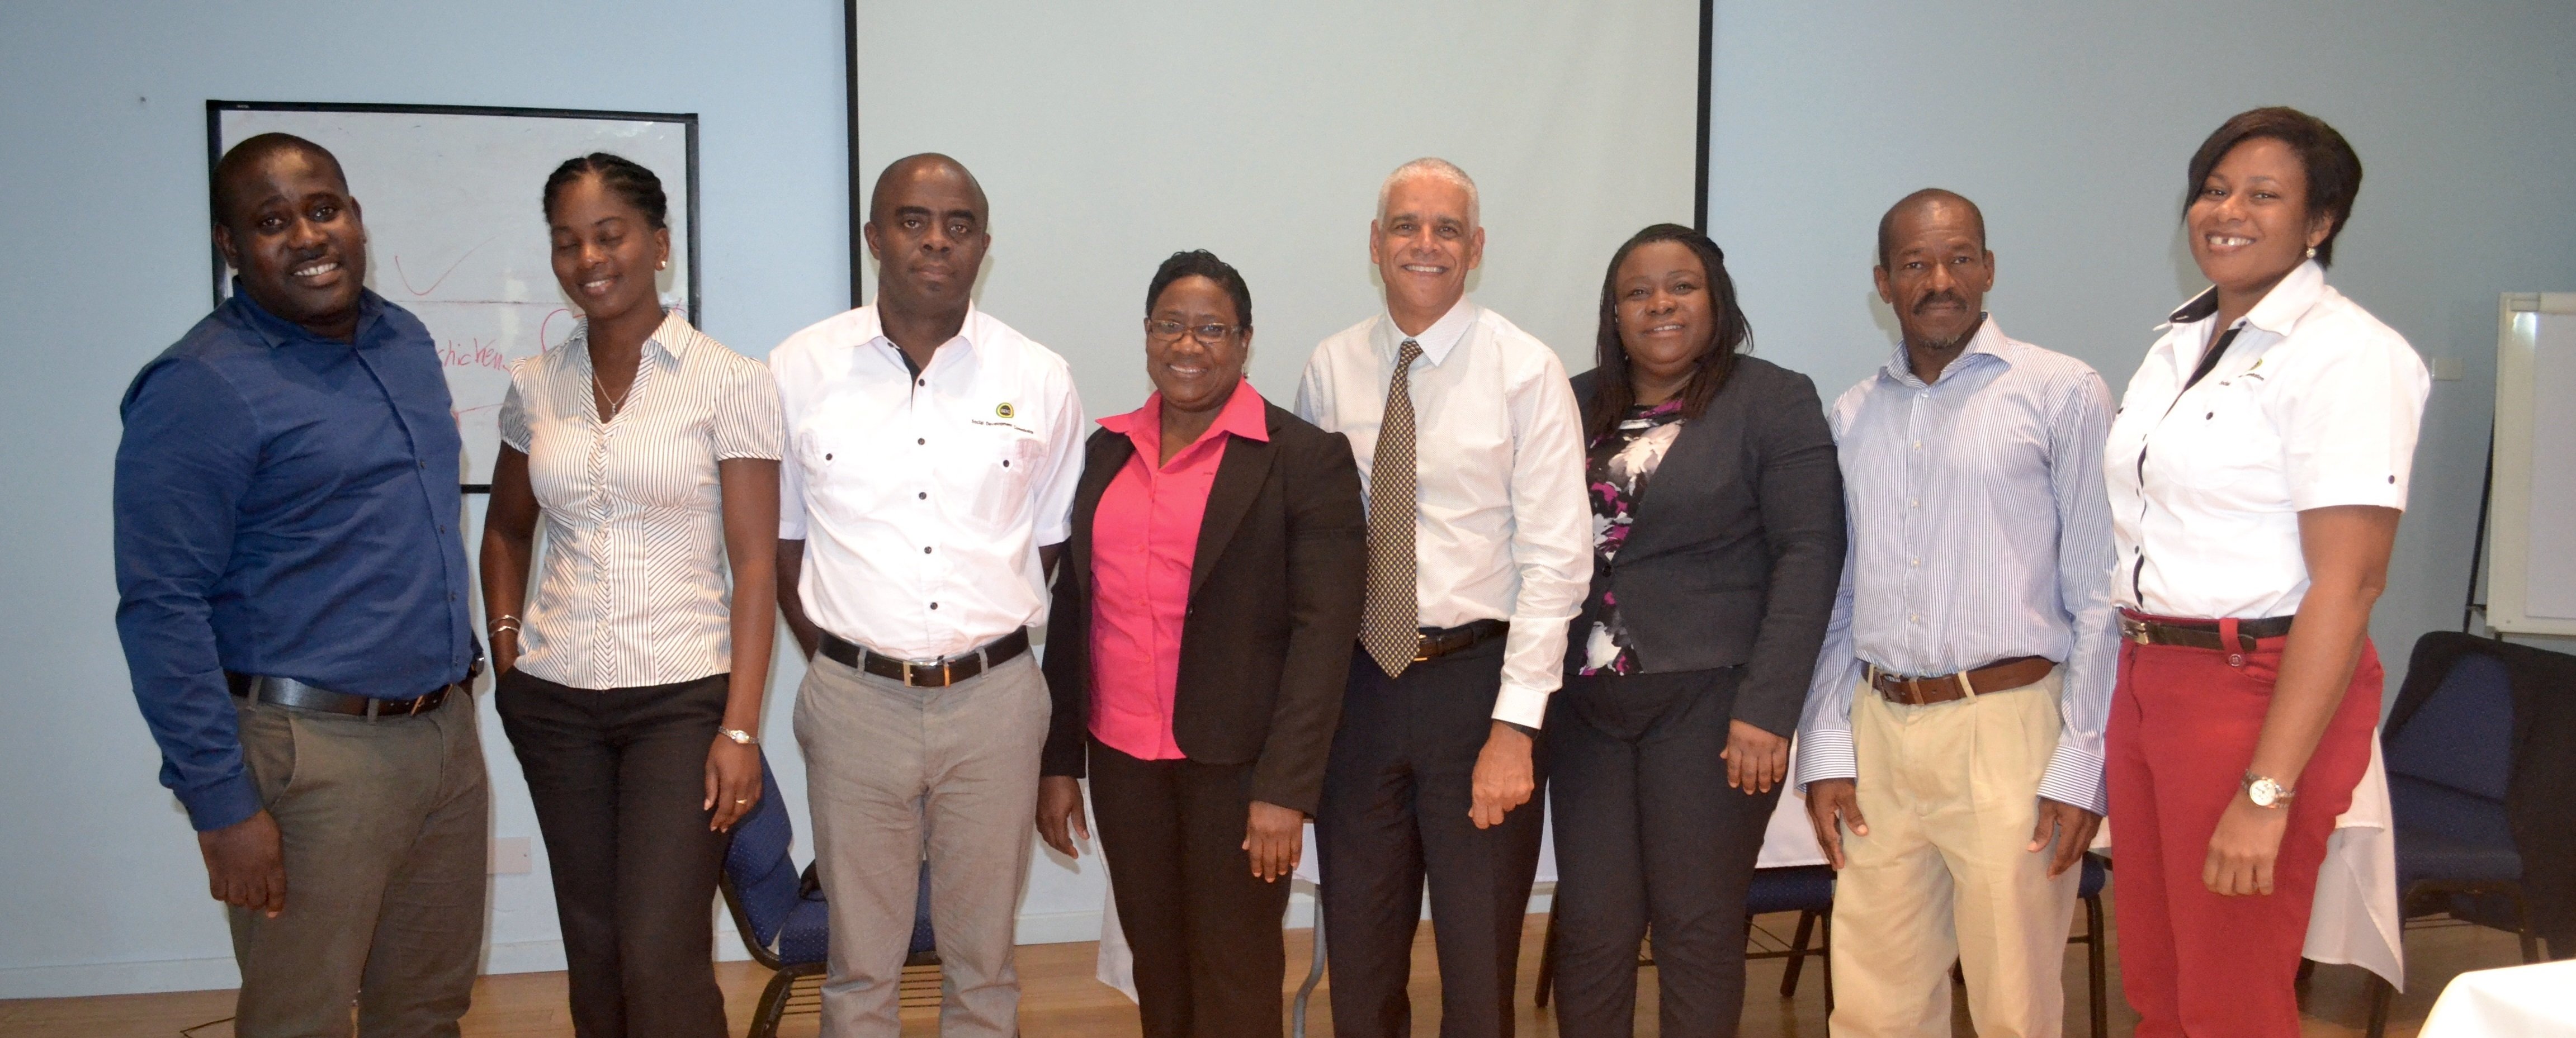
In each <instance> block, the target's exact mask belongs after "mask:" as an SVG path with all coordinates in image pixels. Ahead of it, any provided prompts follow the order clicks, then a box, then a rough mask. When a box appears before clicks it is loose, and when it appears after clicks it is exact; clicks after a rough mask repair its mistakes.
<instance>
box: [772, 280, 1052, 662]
mask: <svg viewBox="0 0 2576 1038" xmlns="http://www.w3.org/2000/svg"><path fill="white" fill-rule="evenodd" d="M769 365H770V370H771V372H772V373H773V374H775V375H776V376H777V379H778V395H779V401H780V403H781V405H782V409H783V410H784V412H785V414H786V422H787V447H788V460H787V464H785V465H784V466H782V467H781V472H780V473H779V480H778V492H779V502H778V505H779V507H778V536H779V538H780V539H782V540H791V541H792V540H802V541H804V542H805V562H804V569H803V571H802V575H801V578H800V580H799V581H798V585H799V594H800V595H801V596H802V600H803V602H804V604H805V615H806V616H807V618H809V619H811V620H812V621H813V622H814V623H815V625H816V626H819V627H821V628H822V629H824V630H826V631H830V632H832V633H833V634H835V635H838V636H840V637H841V638H843V639H846V640H848V641H851V642H855V643H857V644H859V645H863V646H866V647H868V648H870V649H874V650H876V651H877V652H881V653H884V654H886V655H889V656H895V657H900V658H903V659H909V660H932V659H937V658H940V657H943V656H954V655H956V654H958V653H962V652H966V651H969V650H971V649H974V648H975V647H976V646H979V645H982V644H984V643H985V642H989V641H992V640H993V639H995V638H999V637H1002V636H1004V635H1007V634H1009V633H1011V632H1012V631H1015V630H1017V629H1019V628H1021V627H1023V626H1035V625H1038V624H1043V623H1045V622H1046V608H1047V591H1046V576H1045V574H1044V573H1043V572H1042V571H1041V569H1040V567H1039V564H1038V549H1039V548H1040V547H1042V546H1046V545H1053V544H1061V543H1063V542H1064V540H1065V538H1066V537H1068V536H1070V534H1071V529H1070V527H1069V525H1068V518H1069V516H1070V515H1071V513H1072V509H1073V490H1074V484H1075V482H1076V481H1077V480H1078V479H1080V478H1081V475H1082V439H1083V435H1084V433H1085V432H1086V431H1087V426H1086V424H1085V422H1084V421H1083V416H1082V400H1081V398H1080V397H1079V396H1078V395H1076V393H1075V391H1074V385H1073V373H1072V371H1071V369H1069V368H1068V367H1066V365H1065V362H1064V358H1062V357H1059V356H1056V355H1055V354H1054V353H1053V352H1050V351H1049V350H1047V349H1046V348H1045V347H1043V346H1040V345H1038V344H1037V343H1034V342H1031V341H1029V339H1028V337H1026V336H1023V335H1021V334H1020V333H1018V332H1015V331H1012V330H1011V329H1010V327H1009V326H1007V325H1004V324H1003V323H1002V322H1000V321H998V320H995V319H993V317H992V316H991V315H989V314H986V313H984V312H983V311H982V310H981V309H974V310H969V311H967V314H966V323H965V325H964V326H962V327H961V328H959V329H958V332H957V336H956V337H955V338H952V339H950V340H948V341H947V342H946V343H943V344H941V345H940V347H939V350H938V352H936V353H934V354H932V355H931V359H930V363H929V365H928V366H926V367H924V368H923V369H922V371H921V374H920V375H919V376H918V377H916V376H914V375H913V374H912V370H911V368H910V367H909V366H907V365H906V364H905V363H904V358H903V355H902V352H901V351H900V350H899V349H897V348H896V346H895V344H894V343H893V342H892V341H890V340H888V339H887V338H886V337H885V335H884V333H883V330H882V328H881V327H880V326H879V324H878V322H877V311H876V308H875V307H873V306H863V307H860V308H858V309H856V310H851V311H848V312H846V313H842V314H839V315H836V316H833V317H830V318H826V319H824V320H823V321H821V322H820V323H817V324H815V325H814V326H812V327H810V328H807V329H805V330H803V331H800V332H797V333H796V334H794V335H791V336H788V337H787V341H786V342H783V343H780V344H779V346H778V349H777V350H776V351H774V352H772V353H771V354H770V356H769Z"/></svg>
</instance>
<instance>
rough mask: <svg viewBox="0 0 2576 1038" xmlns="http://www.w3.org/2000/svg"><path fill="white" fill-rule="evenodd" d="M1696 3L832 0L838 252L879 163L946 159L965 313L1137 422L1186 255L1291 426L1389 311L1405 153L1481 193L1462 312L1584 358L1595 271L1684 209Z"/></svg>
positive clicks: (1697, 41)
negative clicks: (979, 252)
mask: <svg viewBox="0 0 2576 1038" xmlns="http://www.w3.org/2000/svg"><path fill="white" fill-rule="evenodd" d="M1704 6H1705V5H1704V4H1702V3H1700V2H1696V0H1596V2H1592V3H1582V4H1569V3H1563V2H1561V0H1307V2H1302V3H1294V4H1251V3H1237V2H1206V0H1201V2H1195V3H1185V2H1176V0H1133V2H1123V3H1117V4H1068V3H1060V2H1050V0H961V2H931V0H852V2H851V4H850V6H849V24H850V32H851V37H852V38H851V41H850V44H851V46H850V58H851V65H852V69H851V84H850V86H851V91H852V95H853V100H852V106H853V107H852V119H853V123H854V126H853V132H852V136H851V140H852V155H851V163H850V165H851V169H850V173H851V204H852V209H853V216H852V222H853V228H852V234H851V250H852V264H851V266H852V275H853V280H854V281H855V282H858V283H857V284H854V285H853V286H852V291H853V294H854V295H855V296H859V297H860V298H862V299H873V298H874V296H875V289H876V285H875V281H876V268H875V264H874V263H873V262H872V261H870V260H869V259H868V258H867V252H866V246H865V244H864V243H862V242H861V241H860V240H859V238H858V235H857V233H856V226H855V225H856V223H857V222H858V221H859V220H861V219H863V218H864V216H865V208H864V207H865V205H866V203H867V200H868V195H869V191H870V189H871V188H873V186H874V184H875V181H876V177H877V174H878V173H879V172H881V171H883V170H884V168H885V167H886V165H887V164H888V163H891V162H892V161H894V160H895V159H898V158H901V157H903V156H905V155H910V154H913V153H916V152H925V151H937V152H944V153H947V154H949V155H952V156H955V157H956V158H957V159H958V160H959V161H961V162H963V163H965V165H966V166H967V168H968V169H970V170H973V171H974V173H975V176H976V178H977V179H978V180H980V181H982V183H983V185H984V189H985V193H986V194H987V195H988V196H989V197H990V199H991V202H992V218H991V224H990V226H991V228H992V233H993V247H992V251H991V253H990V254H989V257H988V258H987V260H986V261H985V268H984V271H983V275H982V279H981V283H980V285H979V286H978V289H977V293H976V298H977V301H978V305H980V306H982V307H984V308H985V309H986V310H988V311H989V312H991V313H992V314H993V315H994V316H996V317H999V318H1001V319H1002V320H1003V321H1004V322H1005V323H1008V324H1010V325H1011V326H1013V327H1015V328H1018V329H1019V330H1020V331H1022V332H1023V333H1026V334H1027V335H1029V336H1030V337H1032V338H1034V339H1036V340H1037V341H1039V342H1041V343H1043V344H1045V345H1046V346H1048V347H1050V348H1052V349H1054V350H1055V351H1056V352H1057V353H1060V354H1062V355H1063V356H1064V357H1065V358H1066V359H1067V360H1068V361H1070V362H1071V363H1072V365H1073V371H1074V375H1075V377H1076V379H1077V381H1078V383H1079V385H1080V387H1081V391H1082V398H1083V404H1084V408H1085V409H1086V410H1087V411H1089V412H1090V413H1091V415H1092V416H1093V417H1095V418H1097V417H1099V416H1101V415H1106V414H1113V413H1117V412H1120V411H1126V410H1132V409H1134V408H1135V407H1136V406H1137V405H1138V404H1140V403H1142V402H1143V401H1144V398H1145V395H1146V394H1147V393H1148V392H1150V391H1151V389H1152V387H1151V385H1150V384H1149V383H1148V382H1147V381H1146V378H1145V372H1144V332H1143V330H1142V329H1141V328H1140V327H1139V325H1140V322H1141V321H1142V319H1143V317H1144V314H1145V288H1146V284H1147V282H1148V281H1149V280H1150V279H1151V278H1152V276H1153V273H1154V269H1155V267H1156V266H1157V265H1158V264H1160V263H1161V262H1162V260H1163V259H1164V257H1166V256H1169V255H1171V254H1172V253H1173V252H1175V251H1179V250H1183V249H1194V248H1204V249H1209V250H1212V251H1214V252H1215V253H1216V254H1217V255H1218V256H1220V257H1223V258H1224V259H1225V260H1227V261H1228V262H1230V263H1232V264H1234V265H1235V266H1236V267H1237V268H1239V269H1241V270H1242V271H1243V275H1244V278H1245V280H1246V281H1248V282H1249V283H1250V285H1251V288H1252V302H1253V317H1254V325H1255V337H1254V341H1253V355H1252V362H1251V368H1250V373H1251V375H1252V379H1253V382H1254V385H1255V386H1256V387H1257V388H1259V389H1260V390H1261V392H1262V393H1263V395H1265V396H1267V397H1269V398H1270V399H1271V400H1272V401H1274V402H1276V403H1279V404H1281V405H1283V406H1286V405H1288V404H1289V403H1291V401H1292V400H1293V398H1294V395H1295V392H1296V380H1297V377H1298V374H1299V372H1300V371H1302V370H1303V368H1304V366H1305V363H1306V357H1307V355H1308V354H1309V353H1311V352H1313V350H1314V347H1315V344H1316V343H1317V342H1318V341H1320V340H1321V339H1322V338H1323V337H1324V336H1326V335H1328V334H1331V333H1332V332H1334V331H1338V330H1340V329H1342V328H1345V327H1348V326H1350V325H1352V324H1354V323H1357V322H1359V321H1361V320H1363V319H1366V318H1368V317H1369V316H1371V315H1373V314H1376V313H1378V312H1380V311H1381V310H1382V309H1383V306H1384V304H1383V303H1382V302H1381V300H1380V296H1379V289H1378V285H1377V277H1376V275H1377V271H1376V268H1374V267H1372V266H1371V265H1370V264H1369V261H1368V224H1369V219H1370V217H1371V216H1373V215H1374V212H1375V208H1376V205H1377V189H1378V184H1379V182H1380V181H1381V180H1382V179H1384V178H1385V176H1386V174H1387V173H1388V172H1389V171H1390V170H1393V169H1394V168H1395V167H1396V166H1397V165H1399V164H1401V163H1403V162H1405V161H1407V160H1410V159H1414V158H1419V157H1422V156H1425V155H1437V156H1440V157H1442V158H1446V159H1449V160H1451V161H1453V162H1456V163H1457V164H1458V165H1459V166H1461V167H1463V168H1464V169H1466V171H1467V172H1468V174H1469V175H1470V176H1472V177H1474V178H1475V180H1476V183H1477V187H1478V189H1479V192H1480V195H1481V200H1482V208H1483V221H1484V225H1485V227H1486V234H1487V242H1486V250H1485V262H1484V267H1483V269H1482V270H1481V271H1480V272H1479V273H1478V274H1477V275H1475V276H1474V277H1473V279H1472V280H1470V281H1469V283H1468V286H1469V291H1470V292H1471V293H1472V294H1473V296H1474V298H1476V299H1477V300H1478V301H1480V302H1482V303H1484V304H1485V305H1487V306H1489V307H1492V308H1493V309H1495V310H1496V311H1499V312H1500V313H1502V314H1503V316H1505V317H1507V318H1510V319H1511V320H1512V321H1513V322H1514V323H1516V324H1518V325H1520V326H1521V327H1522V328H1524V329H1526V330H1528V331H1529V332H1530V333H1531V334H1534V335H1537V336H1538V337H1539V338H1540V339H1541V340H1543V341H1545V342H1546V343H1547V344H1548V345H1550V346H1553V347H1555V348H1556V351H1557V353H1558V354H1559V355H1560V356H1562V357H1563V358H1564V359H1565V364H1566V368H1567V369H1568V370H1569V371H1582V370H1584V369H1586V368H1589V367H1591V366H1592V361H1591V357H1592V351H1593V339H1594V335H1595V329H1596V325H1597V323H1598V317H1597V314H1598V312H1599V306H1600V292H1601V280H1602V274H1603V270H1604V268H1605V267H1606V265H1607V264H1608V262H1609V259H1610V253H1611V251H1612V250H1614V249H1615V248H1617V247H1618V244H1619V243H1620V242H1621V241H1623V240H1625V239H1626V238H1627V237H1628V236H1629V235H1630V234H1633V233H1635V232H1636V231H1637V229H1638V228H1641V227H1644V226H1646V225H1648V224H1652V223H1659V222H1672V223H1680V224H1692V223H1694V222H1696V221H1697V220H1699V219H1700V212H1701V204H1702V202H1701V199H1702V197H1703V196H1704V194H1705V192H1704V191H1703V190H1702V183H1701V181H1702V176H1703V174H1702V172H1701V170H1702V164H1701V161H1700V160H1701V155H1702V153H1703V151H1704V149H1703V146H1702V141H1701V133H1702V129H1701V128H1702V125H1703V122H1704V120H1703V119H1702V118H1701V104H1702V93H1703V83H1704V79H1703V69H1702V64H1703V60H1704V57H1703V41H1704V39H1705V31H1704V26H1705V20H1704Z"/></svg>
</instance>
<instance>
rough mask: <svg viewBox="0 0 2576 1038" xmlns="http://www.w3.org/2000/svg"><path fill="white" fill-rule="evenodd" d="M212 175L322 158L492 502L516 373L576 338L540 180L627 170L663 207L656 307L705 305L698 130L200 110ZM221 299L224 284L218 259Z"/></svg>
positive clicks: (344, 109) (485, 111)
mask: <svg viewBox="0 0 2576 1038" xmlns="http://www.w3.org/2000/svg"><path fill="white" fill-rule="evenodd" d="M206 129H207V145H208V148H207V159H206V161H207V163H208V166H207V168H208V170H209V171H211V170H212V169H213V163H214V161H215V160H217V159H219V158H221V157H222V156H223V153H224V150H225V149H226V148H229V147H231V146H232V145H233V144H234V143H236V142H238V141H241V140H243V139H245V138H248V137H252V136H256V135H258V134H262V133H269V132H273V131H274V132H282V133H291V134H294V135H296V136H298V137H302V138H304V139H306V140H309V141H312V142H314V143H315V144H319V145H321V146H322V147H324V148H326V149H328V150H329V151H330V152H331V154H332V155H333V156H335V157H337V158H338V159H339V160H340V168H341V170H342V171H343V172H345V173H346V174H348V177H349V194H350V195H351V197H353V198H355V199H357V200H358V204H359V207H360V211H361V214H362V216H363V218H364V220H365V221H366V227H367V287H368V288H371V289H374V290H375V292H376V294H377V295H380V296H383V297H385V298H386V299H387V300H389V301H391V302H393V303H395V304H397V305H399V306H401V307H403V308H404V309H406V310H409V311H411V312H412V313H413V314H415V315H417V316H419V318H420V319H421V323H423V324H425V325H427V326H428V327H429V333H430V336H431V337H432V338H434V339H436V340H437V342H438V350H439V354H440V357H441V358H442V359H443V360H444V361H445V364H446V368H447V389H448V393H449V395H450V396H452V397H453V398H454V405H453V406H454V408H455V413H456V424H457V429H458V431H459V432H460V433H462V434H463V436H464V439H465V472H466V477H465V482H466V489H468V490H476V491H479V490H483V489H485V487H484V484H486V483H488V482H489V480H490V479H491V474H492V462H493V459H494V458H496V457H498V456H499V453H500V442H501V441H500V429H499V425H498V418H499V415H500V410H501V398H502V396H503V395H504V394H505V393H507V392H508V391H509V388H510V363H511V362H512V361H515V360H518V359H519V358H522V357H528V356H533V355H535V354H538V353H541V352H543V351H544V350H545V348H546V347H548V346H553V345H556V344H559V343H561V342H563V341H564V339H565V337H567V336H569V335H571V334H572V329H573V325H574V322H575V320H576V319H577V318H579V317H580V316H581V311H580V310H579V309H578V308H576V307H574V305H573V304H572V302H571V300H569V299H567V298H566V297H565V296H564V294H563V290H562V289H561V288H559V287H557V286H556V284H555V275H554V268H553V266H552V265H551V264H550V262H549V260H548V252H549V248H550V242H549V240H548V237H547V234H546V223H545V215H544V213H543V211H542V207H541V205H540V196H541V195H542V194H543V191H544V187H545V182H546V176H547V175H548V174H550V173H552V172H554V169H555V167H556V166H558V165H560V164H562V163H563V161H564V160H565V159H569V158H572V157H574V156H576V155H586V154H589V153H591V152H594V151H605V152H612V153H615V154H618V155H622V156H625V157H626V158H629V159H633V160H635V161H636V162H638V163H641V164H643V165H644V167H645V168H647V169H650V170H652V171H653V172H654V174H655V175H656V176H659V177H661V178H662V190H663V192H664V193H665V194H667V195H669V196H670V227H671V265H670V268H669V269H667V270H664V271H662V272H661V275H660V278H659V283H660V287H661V291H662V305H664V306H666V307H674V308H678V309H679V310H681V311H682V312H683V313H684V314H686V315H687V316H688V317H689V319H690V320H691V321H702V320H703V318H704V316H705V315H704V314H703V313H702V312H701V311H700V310H699V308H698V279H697V271H698V233H697V232H698V226H697V209H698V206H697V200H698V188H697V167H698V163H697V154H698V117H697V116H695V115H662V114H650V113H639V112H587V111H568V110H558V109H527V108H461V107H420V106H402V105H329V104H272V103H265V102H242V101H208V102H206ZM214 288H215V301H216V302H217V303H221V302H223V300H224V298H225V297H226V296H228V295H230V294H231V291H232V279H231V275H230V274H229V273H228V272H227V271H226V270H225V268H224V261H223V256H222V254H221V253H217V254H216V255H215V284H214Z"/></svg>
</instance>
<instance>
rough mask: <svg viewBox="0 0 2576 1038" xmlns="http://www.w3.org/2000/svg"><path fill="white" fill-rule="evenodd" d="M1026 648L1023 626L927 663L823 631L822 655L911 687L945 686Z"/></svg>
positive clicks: (1026, 637)
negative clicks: (972, 648)
mask: <svg viewBox="0 0 2576 1038" xmlns="http://www.w3.org/2000/svg"><path fill="white" fill-rule="evenodd" d="M1027 651H1029V629H1028V628H1026V627H1023V628H1020V629H1019V630H1016V631H1013V632H1011V633H1009V634H1006V635H1003V636H1001V637H999V638H995V639H993V640H992V641H990V642H986V643H985V644H984V646H983V647H982V648H978V649H976V650H974V651H972V652H961V653H958V654H957V655H954V656H950V657H948V658H946V659H937V660H931V661H930V662H927V663H921V662H916V661H913V660H906V659H897V658H895V657H892V656H888V655H886V654H884V653H882V652H878V651H876V650H874V649H870V648H868V647H867V646H864V645H860V644H857V643H855V642H852V641H849V640H847V639H844V638H842V637H840V636H839V635H835V634H833V633H832V632H830V631H825V632H823V655H825V656H828V657H831V658H832V659H834V660H837V661H839V662H840V663H841V664H842V665H843V666H847V667H852V668H855V669H857V670H860V671H863V672H865V673H869V674H874V675H876V676H878V677H881V678H893V679H895V680H897V681H900V682H903V683H904V684H906V685H910V686H912V687H914V688H946V687H948V686H950V685H954V684H956V683H958V682H960V681H964V680H966V679H968V678H971V677H974V676H975V675H977V674H981V673H983V672H985V671H987V670H991V669H993V668H994V667H998V666H1000V665H1002V664H1004V663H1007V662H1010V660H1011V659H1012V657H1015V656H1018V655H1019V654H1021V653H1023V652H1027Z"/></svg>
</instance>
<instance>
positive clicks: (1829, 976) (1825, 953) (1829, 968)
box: [1816, 905, 1834, 1019]
mask: <svg viewBox="0 0 2576 1038" xmlns="http://www.w3.org/2000/svg"><path fill="white" fill-rule="evenodd" d="M1824 924H1825V933H1824V937H1823V938H1822V939H1820V940H1818V941H1817V942H1816V947H1818V948H1821V949H1823V950H1822V951H1820V952H1818V953H1817V954H1818V955H1820V956H1822V957H1823V958H1824V960H1825V1016H1826V1018H1828V1019H1830V1018H1832V1017H1833V1015H1834V910H1833V907H1832V906H1830V905H1829V906H1826V908H1825V913H1824Z"/></svg>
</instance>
